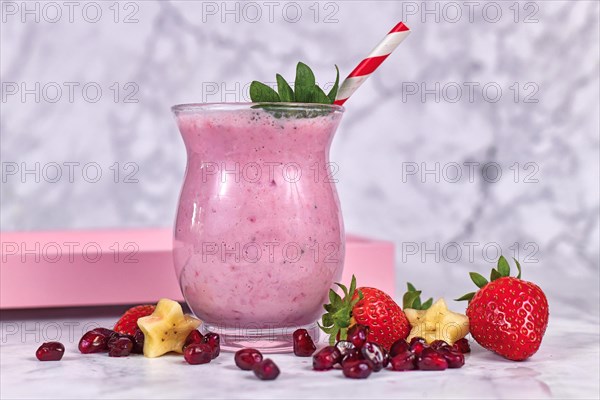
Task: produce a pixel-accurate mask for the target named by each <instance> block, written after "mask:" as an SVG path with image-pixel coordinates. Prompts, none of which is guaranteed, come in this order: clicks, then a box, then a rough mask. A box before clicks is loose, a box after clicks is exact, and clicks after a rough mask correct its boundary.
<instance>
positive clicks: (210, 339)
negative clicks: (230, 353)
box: [202, 332, 221, 358]
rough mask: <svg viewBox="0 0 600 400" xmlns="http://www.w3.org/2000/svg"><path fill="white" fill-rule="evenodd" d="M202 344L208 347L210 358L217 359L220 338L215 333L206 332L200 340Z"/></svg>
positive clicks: (219, 350)
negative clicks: (210, 352)
mask: <svg viewBox="0 0 600 400" xmlns="http://www.w3.org/2000/svg"><path fill="white" fill-rule="evenodd" d="M202 340H203V342H204V343H206V344H207V345H209V346H210V349H211V351H212V358H217V357H218V356H219V353H220V352H221V338H220V337H219V335H217V334H216V333H212V332H208V333H207V334H206V335H204V339H202Z"/></svg>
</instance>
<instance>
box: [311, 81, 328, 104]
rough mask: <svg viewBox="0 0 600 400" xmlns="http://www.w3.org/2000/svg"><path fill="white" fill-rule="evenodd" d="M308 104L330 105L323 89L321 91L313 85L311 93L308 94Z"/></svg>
mask: <svg viewBox="0 0 600 400" xmlns="http://www.w3.org/2000/svg"><path fill="white" fill-rule="evenodd" d="M310 100H311V101H309V103H320V104H330V102H329V97H327V95H326V94H325V92H324V91H323V89H321V88H320V87H319V86H318V85H314V86H313V89H312V93H311V94H310Z"/></svg>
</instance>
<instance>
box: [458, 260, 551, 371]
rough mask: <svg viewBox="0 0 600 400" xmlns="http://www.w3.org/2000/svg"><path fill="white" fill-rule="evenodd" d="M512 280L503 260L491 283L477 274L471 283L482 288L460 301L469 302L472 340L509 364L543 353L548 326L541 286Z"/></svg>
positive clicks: (517, 279)
mask: <svg viewBox="0 0 600 400" xmlns="http://www.w3.org/2000/svg"><path fill="white" fill-rule="evenodd" d="M515 263H516V264H517V269H518V270H519V273H518V275H517V277H516V278H515V277H511V276H510V266H509V265H508V262H507V261H506V259H505V258H504V257H503V256H500V259H499V260H498V267H497V269H492V273H491V276H490V280H491V281H490V282H489V283H488V281H487V279H485V278H484V277H483V276H481V275H479V274H478V273H476V272H471V273H470V275H471V279H472V280H473V282H474V283H475V284H476V285H477V286H478V287H479V288H480V289H479V291H478V292H477V293H475V292H473V293H468V294H466V295H464V296H463V297H461V298H460V299H457V300H458V301H460V300H469V306H468V307H467V316H468V317H469V324H470V330H471V336H473V338H474V339H475V341H477V343H479V344H480V345H481V346H483V347H484V348H486V349H488V350H491V351H493V352H495V353H497V354H499V355H501V356H503V357H505V358H507V359H509V360H514V361H521V360H525V359H527V358H529V357H531V356H532V355H533V354H535V352H536V351H537V350H538V349H539V347H540V344H541V343H542V338H543V337H544V333H545V332H546V327H547V326H548V300H547V299H546V295H545V294H544V292H543V291H542V289H540V287H539V286H537V285H535V284H533V283H531V282H527V281H524V280H522V279H521V265H520V264H519V262H518V261H517V260H515Z"/></svg>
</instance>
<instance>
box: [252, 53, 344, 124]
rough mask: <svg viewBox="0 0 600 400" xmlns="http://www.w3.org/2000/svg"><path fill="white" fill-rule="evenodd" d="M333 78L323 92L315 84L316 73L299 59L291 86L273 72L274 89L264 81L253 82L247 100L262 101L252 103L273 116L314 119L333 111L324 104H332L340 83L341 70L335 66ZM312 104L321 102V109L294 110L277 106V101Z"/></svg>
mask: <svg viewBox="0 0 600 400" xmlns="http://www.w3.org/2000/svg"><path fill="white" fill-rule="evenodd" d="M335 71H336V77H335V84H334V85H333V87H332V88H331V90H330V91H329V93H328V94H325V92H324V91H323V89H321V88H320V87H319V86H318V85H317V84H316V79H315V74H314V73H313V72H312V70H311V69H310V67H309V66H308V65H306V64H304V63H302V62H299V63H298V64H297V65H296V79H295V81H294V86H295V87H294V89H292V87H291V86H290V84H289V83H288V82H287V81H286V80H285V79H284V78H283V76H281V75H280V74H276V75H275V77H276V78H277V91H275V90H274V89H273V88H271V87H270V86H268V85H265V84H264V83H261V82H258V81H252V83H251V84H250V99H252V102H253V103H261V104H257V105H254V106H252V107H253V108H261V109H264V110H265V111H267V112H269V113H270V114H272V115H273V116H275V118H282V117H287V118H314V117H318V116H321V115H327V114H329V113H330V112H332V110H331V108H330V107H326V106H325V105H329V104H333V102H334V101H335V97H336V96H337V92H338V89H339V83H340V70H339V69H338V67H337V65H336V66H335ZM282 102H283V103H312V104H323V105H324V106H322V108H319V107H317V106H314V107H311V110H308V109H297V110H296V109H293V108H290V106H287V105H280V106H279V105H277V103H282Z"/></svg>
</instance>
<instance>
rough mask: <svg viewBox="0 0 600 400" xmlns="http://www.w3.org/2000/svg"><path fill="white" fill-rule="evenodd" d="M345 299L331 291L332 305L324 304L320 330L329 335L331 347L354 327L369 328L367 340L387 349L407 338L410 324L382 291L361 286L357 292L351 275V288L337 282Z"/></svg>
mask: <svg viewBox="0 0 600 400" xmlns="http://www.w3.org/2000/svg"><path fill="white" fill-rule="evenodd" d="M336 285H337V286H339V288H340V289H341V290H342V292H343V294H344V297H343V298H342V297H340V295H338V294H337V293H336V292H335V291H334V290H333V289H330V291H329V301H330V304H326V305H324V308H325V311H327V313H325V314H324V315H323V317H322V323H323V325H322V326H321V325H319V326H320V327H321V329H322V330H323V331H324V332H325V333H327V334H329V335H330V336H329V342H330V344H334V343H335V341H336V339H338V340H345V339H346V338H347V334H348V328H350V327H351V326H353V325H355V324H360V325H364V326H368V327H369V333H368V335H367V341H369V342H375V343H377V344H379V345H380V346H382V347H385V348H386V349H389V348H390V346H391V345H392V344H393V343H394V342H395V341H397V340H398V339H405V338H406V337H407V336H408V333H409V332H410V324H409V323H408V320H407V319H406V315H404V312H403V311H402V309H401V308H400V306H399V305H398V304H396V302H395V301H394V300H393V299H392V298H391V297H390V296H388V295H387V294H386V293H384V292H382V291H381V290H379V289H375V288H370V287H361V288H358V289H356V278H355V277H354V276H352V281H351V282H350V289H349V290H348V289H347V288H346V286H344V285H342V284H340V283H336Z"/></svg>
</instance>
